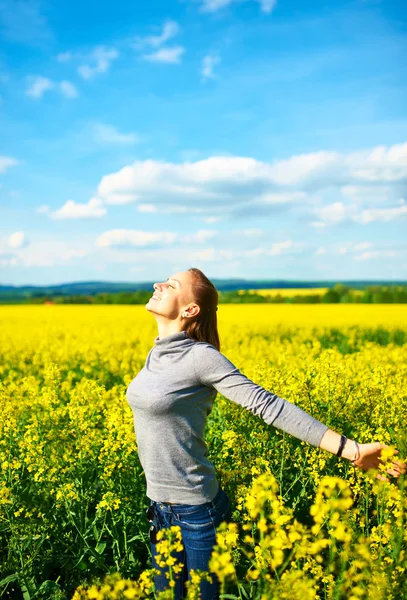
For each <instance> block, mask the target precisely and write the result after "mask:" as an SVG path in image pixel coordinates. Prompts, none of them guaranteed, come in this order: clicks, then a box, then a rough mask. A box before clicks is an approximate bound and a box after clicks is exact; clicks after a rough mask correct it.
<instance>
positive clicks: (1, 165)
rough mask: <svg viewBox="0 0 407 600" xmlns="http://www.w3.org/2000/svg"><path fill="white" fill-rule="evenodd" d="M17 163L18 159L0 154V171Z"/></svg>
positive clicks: (2, 171)
mask: <svg viewBox="0 0 407 600" xmlns="http://www.w3.org/2000/svg"><path fill="white" fill-rule="evenodd" d="M15 165H18V160H16V159H15V158H11V156H0V173H5V172H6V171H7V169H9V168H10V167H14V166H15Z"/></svg>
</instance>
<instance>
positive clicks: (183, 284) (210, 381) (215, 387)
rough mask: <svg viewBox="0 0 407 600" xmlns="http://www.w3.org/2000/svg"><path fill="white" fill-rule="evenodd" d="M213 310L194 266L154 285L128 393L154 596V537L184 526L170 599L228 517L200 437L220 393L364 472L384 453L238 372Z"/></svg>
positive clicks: (203, 564)
mask: <svg viewBox="0 0 407 600" xmlns="http://www.w3.org/2000/svg"><path fill="white" fill-rule="evenodd" d="M217 308H218V292H217V290H216V288H215V286H214V285H213V284H212V283H211V281H210V280H209V279H208V278H207V277H206V276H205V275H204V274H203V273H202V271H200V270H199V269H196V268H190V269H188V270H187V271H180V272H177V273H175V274H174V275H173V276H171V277H169V278H168V279H167V281H165V282H163V283H155V284H154V294H153V295H152V297H151V298H150V300H149V301H148V303H147V304H146V309H147V310H148V311H150V312H151V313H152V314H153V315H154V317H155V319H156V321H157V325H158V336H157V337H156V338H155V340H154V346H153V347H152V348H151V350H150V352H149V353H148V355H147V358H146V362H145V365H144V367H143V368H142V370H141V371H140V372H139V373H138V374H137V376H136V377H135V378H134V379H133V381H132V382H131V383H130V385H129V386H128V389H127V391H126V398H127V401H128V402H129V404H130V406H131V408H132V410H133V414H134V428H135V434H136V439H137V445H138V453H139V458H140V462H141V465H142V467H143V469H144V473H145V476H146V481H147V492H146V494H147V497H148V498H149V500H150V505H149V508H148V511H147V514H148V516H149V517H150V519H149V520H151V521H152V523H153V527H152V528H151V530H150V540H151V553H152V565H153V566H154V567H155V568H157V569H158V570H159V571H161V575H159V576H156V577H155V586H156V590H157V591H161V590H163V589H165V588H167V587H168V579H167V578H166V577H165V572H164V570H163V569H161V568H160V567H159V566H158V564H157V561H156V539H155V537H154V535H155V532H156V531H158V530H159V529H162V528H164V527H170V526H171V525H178V526H179V527H180V528H181V534H182V543H183V551H182V552H179V553H178V554H176V555H175V556H176V558H177V560H179V561H180V562H182V563H183V564H184V569H183V571H182V572H181V573H179V574H178V575H177V582H176V587H175V597H176V598H177V599H178V598H183V597H184V596H183V595H184V594H185V586H184V582H185V581H186V580H187V579H188V575H189V571H190V569H203V570H208V561H209V558H210V556H211V552H212V549H213V546H214V545H215V543H216V538H215V528H216V527H217V526H218V525H219V524H220V523H221V521H223V520H230V518H231V506H230V501H229V497H228V495H227V494H226V493H225V492H224V490H223V489H222V488H221V486H220V485H219V483H218V481H217V479H216V472H215V469H214V466H213V465H212V463H211V462H210V461H209V460H208V458H207V446H206V444H205V441H204V439H203V435H204V428H205V424H206V418H207V416H208V414H209V413H210V411H211V409H212V405H213V401H214V400H215V398H216V395H217V392H219V393H221V394H223V395H224V396H225V397H226V398H228V399H230V400H232V401H234V402H237V403H238V404H241V405H242V406H244V407H245V408H246V409H247V410H250V411H252V412H253V413H254V414H255V415H258V416H259V417H261V418H262V419H264V421H265V422H266V423H268V424H269V425H273V426H274V427H277V428H279V429H281V430H283V431H285V432H287V433H289V434H291V435H293V436H295V437H296V438H298V439H300V440H304V441H306V442H309V443H310V444H312V445H313V446H315V447H319V448H323V449H324V450H327V451H328V452H331V453H332V454H336V455H337V456H342V457H343V458H345V459H347V460H350V461H351V462H352V463H353V465H355V466H357V467H360V468H361V469H364V470H367V469H370V468H377V467H378V465H379V462H380V455H381V449H382V448H383V447H385V445H384V444H381V443H379V442H375V443H370V444H358V443H357V442H355V441H353V440H349V439H346V437H345V436H343V435H342V436H341V435H340V434H338V433H335V432H334V431H332V430H330V429H329V428H328V427H327V426H326V425H324V424H323V423H321V422H320V421H317V420H316V419H314V418H313V417H312V416H310V415H309V414H308V413H306V412H304V411H303V410H301V409H300V408H299V407H298V406H296V405H295V404H293V403H291V402H288V401H287V400H284V399H283V398H280V397H279V396H277V395H276V394H273V393H272V392H270V391H268V390H266V389H265V388H263V387H261V386H259V385H257V384H256V383H254V382H253V381H251V380H250V379H248V378H247V377H246V376H245V375H243V374H242V373H241V372H240V371H239V369H237V368H236V367H235V366H234V365H233V363H232V362H231V361H230V360H229V359H228V358H226V356H224V355H223V354H222V353H221V352H220V342H219V335H218V329H217V314H216V311H217ZM392 467H393V468H392V469H388V473H389V474H390V475H393V476H396V477H397V476H399V475H400V473H401V472H403V473H404V472H405V465H404V464H403V463H402V462H401V461H395V462H394V463H393V465H392ZM212 578H213V582H212V583H210V582H208V581H203V582H202V583H201V594H202V599H203V600H214V599H217V598H219V582H218V581H217V579H216V576H215V574H212Z"/></svg>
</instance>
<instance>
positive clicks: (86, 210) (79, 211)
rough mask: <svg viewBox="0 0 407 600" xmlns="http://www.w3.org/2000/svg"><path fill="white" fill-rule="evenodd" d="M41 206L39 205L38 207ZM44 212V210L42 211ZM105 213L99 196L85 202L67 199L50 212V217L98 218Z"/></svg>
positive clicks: (62, 218)
mask: <svg viewBox="0 0 407 600" xmlns="http://www.w3.org/2000/svg"><path fill="white" fill-rule="evenodd" d="M40 208H41V207H40ZM38 211H39V209H38ZM44 212H45V211H44ZM106 213H107V210H106V208H104V206H103V202H102V201H101V200H100V199H99V198H91V199H90V200H89V202H88V203H87V204H79V203H76V202H74V201H73V200H68V201H67V202H65V204H64V205H63V206H62V207H61V208H59V209H58V210H56V211H54V212H52V213H50V215H49V216H50V218H51V219H58V220H64V219H99V218H101V217H104V216H105V215H106Z"/></svg>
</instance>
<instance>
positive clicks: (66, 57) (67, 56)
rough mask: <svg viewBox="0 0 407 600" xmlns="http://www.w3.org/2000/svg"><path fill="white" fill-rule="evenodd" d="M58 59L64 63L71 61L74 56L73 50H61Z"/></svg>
mask: <svg viewBox="0 0 407 600" xmlns="http://www.w3.org/2000/svg"><path fill="white" fill-rule="evenodd" d="M56 58H57V61H58V62H61V63H64V62H69V61H70V60H72V58H73V54H72V52H60V53H59V54H57V57H56Z"/></svg>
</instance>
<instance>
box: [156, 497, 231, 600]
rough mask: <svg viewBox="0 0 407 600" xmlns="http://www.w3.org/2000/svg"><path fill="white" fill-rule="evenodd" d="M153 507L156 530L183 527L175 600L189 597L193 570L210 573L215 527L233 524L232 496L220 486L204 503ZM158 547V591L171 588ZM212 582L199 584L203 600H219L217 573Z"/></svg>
mask: <svg viewBox="0 0 407 600" xmlns="http://www.w3.org/2000/svg"><path fill="white" fill-rule="evenodd" d="M150 506H153V507H154V517H153V525H155V527H156V529H157V530H160V529H163V528H165V527H171V526H172V525H178V526H179V527H180V528H181V536H182V545H183V550H182V552H173V553H172V556H174V557H175V558H176V559H177V562H178V561H180V562H182V563H184V568H183V570H182V571H181V572H180V573H176V574H174V579H175V578H176V579H175V581H176V586H175V588H174V592H175V599H176V600H180V599H182V598H185V597H186V588H185V581H186V580H187V579H189V570H190V569H202V570H204V571H209V568H208V562H209V559H210V557H211V554H212V550H213V546H214V545H215V543H216V535H215V534H216V532H215V528H216V527H217V526H218V525H219V524H220V523H221V522H222V521H227V522H230V521H231V517H232V510H231V504H230V499H229V496H228V495H227V494H226V492H225V491H224V490H223V489H222V488H221V486H220V485H219V490H218V492H217V494H216V496H215V498H214V499H213V500H212V501H210V502H205V503H204V504H195V505H193V504H162V503H160V502H155V501H154V500H150ZM155 554H156V544H155V543H152V542H151V555H152V566H153V567H155V568H156V569H158V570H159V571H161V574H160V575H155V576H154V584H155V589H156V591H157V592H161V591H163V590H164V589H167V588H168V587H169V579H167V577H166V576H165V569H166V568H167V567H165V568H162V567H159V566H158V564H157V562H156V560H155ZM210 575H211V577H212V580H213V583H209V581H205V580H204V581H201V582H200V593H201V598H202V600H218V598H219V592H220V586H219V580H218V578H217V577H216V575H215V573H210Z"/></svg>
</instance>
